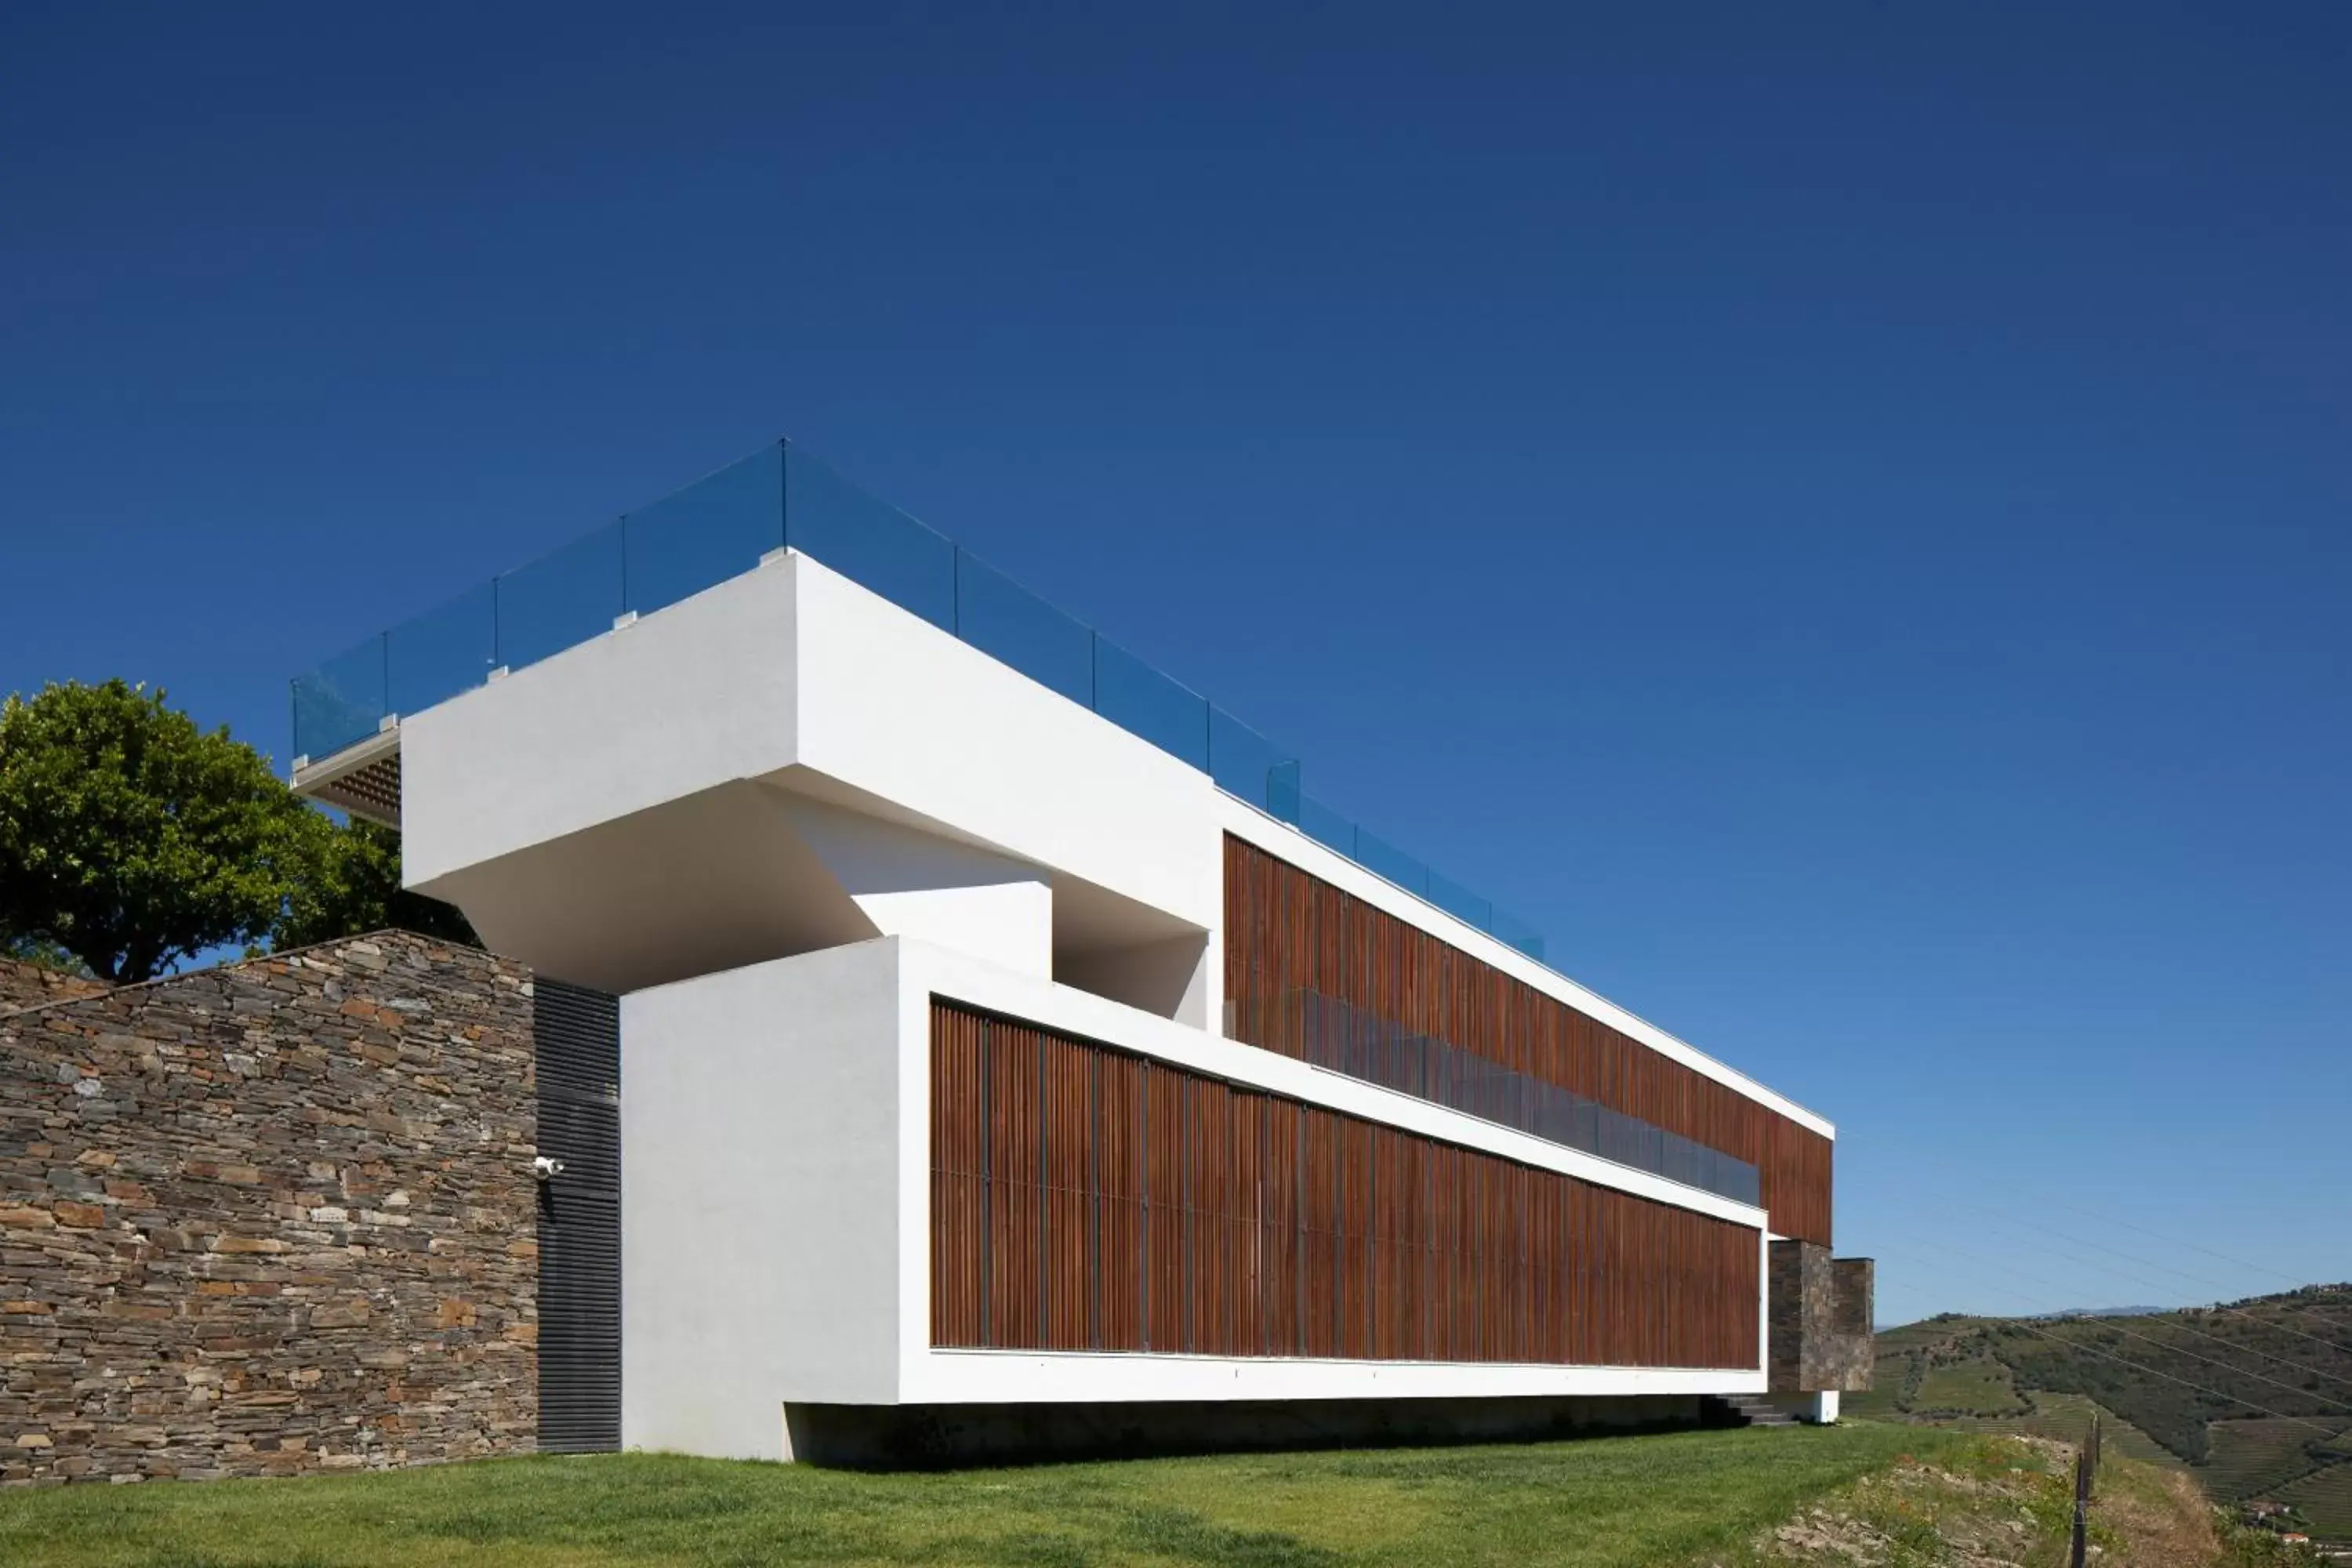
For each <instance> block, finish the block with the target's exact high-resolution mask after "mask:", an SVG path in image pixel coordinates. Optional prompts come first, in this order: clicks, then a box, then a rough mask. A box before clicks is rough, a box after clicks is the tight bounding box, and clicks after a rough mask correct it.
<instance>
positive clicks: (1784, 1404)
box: [1764, 1389, 1838, 1426]
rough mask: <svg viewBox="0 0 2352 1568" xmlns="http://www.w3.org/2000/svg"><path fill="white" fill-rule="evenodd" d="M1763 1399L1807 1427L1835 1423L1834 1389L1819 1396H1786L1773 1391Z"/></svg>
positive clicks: (1836, 1408)
mask: <svg viewBox="0 0 2352 1568" xmlns="http://www.w3.org/2000/svg"><path fill="white" fill-rule="evenodd" d="M1764 1397H1765V1398H1766V1399H1768V1400H1769V1401H1770V1402H1771V1403H1772V1404H1773V1405H1777V1406H1779V1407H1780V1409H1782V1410H1785V1411H1787V1412H1788V1413H1789V1414H1790V1415H1793V1416H1795V1417H1796V1418H1797V1419H1798V1420H1800V1421H1802V1422H1804V1423H1806V1424H1807V1425H1808V1426H1834V1425H1836V1423H1837V1418H1838V1394H1837V1390H1835V1389H1830V1390H1828V1391H1826V1392H1824V1393H1821V1394H1786V1393H1783V1392H1781V1391H1780V1390H1779V1389H1775V1390H1773V1391H1772V1392H1771V1393H1770V1394H1766V1395H1765V1396H1764Z"/></svg>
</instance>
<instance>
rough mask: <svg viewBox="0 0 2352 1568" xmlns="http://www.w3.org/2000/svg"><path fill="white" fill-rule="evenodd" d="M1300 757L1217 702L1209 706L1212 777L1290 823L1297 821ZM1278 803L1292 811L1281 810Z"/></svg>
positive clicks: (1251, 802)
mask: <svg viewBox="0 0 2352 1568" xmlns="http://www.w3.org/2000/svg"><path fill="white" fill-rule="evenodd" d="M1297 763H1298V760H1297V758H1296V757H1293V756H1291V755H1289V754H1288V753H1287V752H1284V751H1283V749H1282V748H1281V747H1279V746H1277V745H1276V744H1275V743H1274V742H1272V741H1269V740H1267V739H1266V738H1265V736H1264V735H1261V734H1259V733H1258V732H1257V731H1255V730H1253V729H1251V728H1250V727H1249V726H1248V725H1246V724H1244V723H1243V722H1242V721H1240V720H1238V719H1236V718H1234V716H1233V715H1232V714H1230V713H1228V712H1226V711H1225V710H1223V709H1222V708H1220V707H1218V706H1217V705H1216V704H1215V703H1211V704H1210V705H1209V776H1210V777H1211V778H1213V779H1214V780H1216V781H1217V787H1219V788H1220V789H1223V791H1225V793H1227V794H1228V795H1239V796H1240V797H1241V798H1242V799H1244V800H1245V801H1247V802H1249V803H1250V804H1251V805H1254V806H1256V807H1257V808H1258V809H1259V810H1261V811H1265V812H1270V813H1272V814H1273V815H1274V816H1280V817H1282V819H1283V820H1284V821H1286V822H1295V821H1296V820H1297V789H1298V786H1297ZM1277 803H1279V804H1281V805H1286V806H1287V807H1288V814H1287V815H1285V813H1284V812H1283V811H1280V810H1277V809H1276V805H1277Z"/></svg>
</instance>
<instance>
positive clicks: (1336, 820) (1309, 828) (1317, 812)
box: [1298, 795, 1357, 860]
mask: <svg viewBox="0 0 2352 1568" xmlns="http://www.w3.org/2000/svg"><path fill="white" fill-rule="evenodd" d="M1298 830H1299V831H1300V832H1301V833H1304V834H1305V835H1307V837H1309V838H1312V839H1313V840H1315V842H1316V843H1318V844H1320V845H1322V846H1324V847H1326V848H1328V849H1336V850H1338V851H1339V853H1340V854H1342V855H1345V856H1346V857H1347V858H1349V859H1350V860H1354V859H1356V858H1357V857H1356V825H1355V824H1354V823H1352V822H1350V821H1349V820H1348V819H1347V818H1346V817H1344V816H1340V815H1339V813H1338V812H1336V811H1334V810H1332V809H1331V808H1330V807H1329V806H1328V805H1324V804H1323V803H1322V802H1321V801H1319V800H1317V799H1316V798H1314V797H1313V796H1312V795H1301V796H1299V797H1298Z"/></svg>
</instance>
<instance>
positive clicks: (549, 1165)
mask: <svg viewBox="0 0 2352 1568" xmlns="http://www.w3.org/2000/svg"><path fill="white" fill-rule="evenodd" d="M530 1173H531V1174H532V1175H534V1176H536V1177H538V1178H539V1179H540V1180H541V1181H542V1182H545V1181H551V1180H553V1179H554V1178H555V1177H557V1176H560V1175H562V1174H563V1162H562V1161H561V1160H551V1159H549V1158H548V1157H547V1156H546V1155H544V1154H541V1156H540V1157H539V1158H538V1159H536V1160H533V1161H532V1162H531V1163H530Z"/></svg>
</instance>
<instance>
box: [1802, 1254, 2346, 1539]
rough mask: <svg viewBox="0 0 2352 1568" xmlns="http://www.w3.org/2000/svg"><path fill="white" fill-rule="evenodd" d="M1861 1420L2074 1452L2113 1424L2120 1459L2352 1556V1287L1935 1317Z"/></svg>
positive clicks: (1902, 1335)
mask: <svg viewBox="0 0 2352 1568" xmlns="http://www.w3.org/2000/svg"><path fill="white" fill-rule="evenodd" d="M1848 1408H1849V1409H1850V1410H1851V1411H1852V1412H1853V1414H1854V1415H1863V1416H1875V1417H1877V1418H1880V1419H1885V1420H1897V1421H1913V1422H1920V1423H1924V1424H1927V1425H1933V1426H1951V1427H1958V1428H1961V1429H1964V1430H1969V1431H1986V1432H2025V1433H2032V1434H2037V1435H2041V1436H2053V1437H2062V1438H2065V1439H2068V1440H2076V1439H2079V1438H2080V1437H2081V1436H2082V1434H2083V1432H2084V1430H2085V1429H2086V1428H2087V1427H2088V1426H2089V1425H2090V1420H2091V1416H2092V1415H2093V1414H2094V1413H2100V1414H2103V1415H2105V1420H2106V1440H2107V1441H2108V1442H2109V1443H2111V1444H2114V1445H2116V1448H2117V1450H2118V1451H2119V1452H2122V1453H2124V1454H2126V1455H2128V1456H2130V1457H2131V1458H2140V1459H2147V1460H2150V1461H2153V1462H2157V1463H2161V1464H2168V1465H2171V1466H2175V1467H2185V1468H2188V1469H2189V1472H2190V1473H2191V1474H2193V1475H2194V1476H2196V1477H2197V1478H2198V1479H2199V1480H2200V1482H2201V1483H2202V1484H2203V1486H2204V1487H2205V1489H2206V1490H2207V1491H2208V1492H2209V1493H2210V1494H2211V1495H2212V1496H2213V1497H2214V1498H2215V1499H2216V1500H2220V1501H2222V1502H2237V1501H2242V1500H2249V1499H2253V1498H2269V1499H2273V1500H2277V1501H2280V1502H2284V1503H2286V1504H2289V1505H2290V1506H2292V1507H2293V1508H2294V1510H2295V1511H2296V1514H2297V1515H2298V1516H2299V1517H2298V1518H2297V1520H2296V1521H2294V1522H2296V1523H2297V1524H2298V1525H2299V1526H2300V1527H2302V1528H2305V1529H2307V1530H2308V1531H2310V1532H2311V1533H2313V1534H2314V1535H2317V1536H2320V1537H2322V1538H2324V1539H2330V1540H2341V1541H2346V1542H2352V1285H2336V1286H2325V1287H2314V1288H2311V1289H2304V1290H2298V1291H2294V1292H2290V1293H2288V1294H2285V1295H2282V1296H2269V1297H2258V1298H2255V1299H2253V1300H2246V1301H2233V1302H2230V1303H2227V1304H2225V1305H2224V1306H2221V1307H2215V1308H2201V1309H2189V1310H2184V1311H2179V1312H2153V1313H2147V1314H2144V1315H2139V1316H2133V1317H2119V1318H2066V1319H2031V1320H2011V1319H2002V1318H1973V1317H1963V1316H1959V1315H1958V1314H1952V1315H1947V1316H1944V1317H1938V1318H1930V1319H1928V1320H1927V1321H1923V1322H1918V1323H1909V1324H1906V1325H1904V1326H1903V1327H1901V1328H1898V1329H1890V1330H1887V1331H1885V1332H1883V1333H1881V1334H1880V1335H1879V1336H1878V1368H1877V1378H1876V1386H1875V1387H1874V1389H1873V1390H1872V1391H1871V1392H1870V1393H1869V1394H1857V1395H1854V1396H1853V1397H1852V1398H1851V1399H1850V1400H1849V1401H1848Z"/></svg>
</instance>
